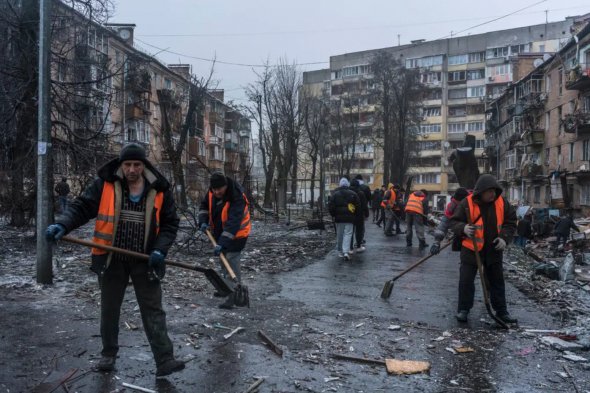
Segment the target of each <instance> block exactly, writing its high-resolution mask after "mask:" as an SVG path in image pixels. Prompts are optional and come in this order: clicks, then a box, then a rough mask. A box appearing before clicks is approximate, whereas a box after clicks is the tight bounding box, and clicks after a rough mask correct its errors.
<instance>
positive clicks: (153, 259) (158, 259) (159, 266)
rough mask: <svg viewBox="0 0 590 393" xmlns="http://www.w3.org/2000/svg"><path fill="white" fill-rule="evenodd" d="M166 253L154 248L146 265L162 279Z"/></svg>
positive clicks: (164, 273) (164, 270)
mask: <svg viewBox="0 0 590 393" xmlns="http://www.w3.org/2000/svg"><path fill="white" fill-rule="evenodd" d="M165 258H166V255H164V253H163V252H162V251H160V250H154V251H152V253H151V254H150V259H149V260H148V266H149V267H150V269H151V270H152V271H153V272H154V274H155V275H156V277H157V278H158V279H160V280H161V279H163V278H164V276H165V275H166V263H165V262H164V259H165Z"/></svg>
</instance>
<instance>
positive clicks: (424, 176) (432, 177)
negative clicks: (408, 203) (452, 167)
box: [416, 173, 440, 184]
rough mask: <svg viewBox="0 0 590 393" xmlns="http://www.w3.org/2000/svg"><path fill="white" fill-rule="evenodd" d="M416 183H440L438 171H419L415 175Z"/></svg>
mask: <svg viewBox="0 0 590 393" xmlns="http://www.w3.org/2000/svg"><path fill="white" fill-rule="evenodd" d="M416 183H418V184H440V173H421V174H419V175H416Z"/></svg>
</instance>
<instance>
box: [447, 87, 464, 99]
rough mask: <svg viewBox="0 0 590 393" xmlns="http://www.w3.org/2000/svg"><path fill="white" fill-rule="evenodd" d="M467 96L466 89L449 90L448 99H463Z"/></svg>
mask: <svg viewBox="0 0 590 393" xmlns="http://www.w3.org/2000/svg"><path fill="white" fill-rule="evenodd" d="M466 96H467V89H452V90H449V99H450V100H452V99H457V98H465V97H466Z"/></svg>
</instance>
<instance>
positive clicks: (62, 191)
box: [55, 181, 70, 197]
mask: <svg viewBox="0 0 590 393" xmlns="http://www.w3.org/2000/svg"><path fill="white" fill-rule="evenodd" d="M55 192H56V193H57V195H59V196H62V197H65V196H68V194H69V193H70V186H69V184H68V183H67V182H65V181H60V182H59V183H57V184H56V185H55Z"/></svg>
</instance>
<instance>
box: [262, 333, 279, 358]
mask: <svg viewBox="0 0 590 393" xmlns="http://www.w3.org/2000/svg"><path fill="white" fill-rule="evenodd" d="M258 337H260V339H261V340H262V341H263V342H264V343H265V344H266V345H268V346H269V347H270V349H271V350H272V351H273V352H274V353H276V354H277V355H279V356H280V357H283V350H282V349H281V347H279V346H278V345H277V344H275V343H274V341H272V340H271V339H270V337H268V336H267V335H266V333H264V332H263V331H262V330H259V331H258Z"/></svg>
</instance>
